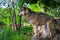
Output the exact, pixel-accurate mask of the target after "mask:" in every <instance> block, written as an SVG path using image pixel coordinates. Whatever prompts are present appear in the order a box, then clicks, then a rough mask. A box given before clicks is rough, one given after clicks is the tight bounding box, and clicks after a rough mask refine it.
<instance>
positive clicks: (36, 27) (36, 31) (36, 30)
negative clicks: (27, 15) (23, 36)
mask: <svg viewBox="0 0 60 40" xmlns="http://www.w3.org/2000/svg"><path fill="white" fill-rule="evenodd" d="M33 31H34V36H33V37H32V39H34V40H36V39H37V38H36V37H37V34H38V26H34V29H33Z"/></svg>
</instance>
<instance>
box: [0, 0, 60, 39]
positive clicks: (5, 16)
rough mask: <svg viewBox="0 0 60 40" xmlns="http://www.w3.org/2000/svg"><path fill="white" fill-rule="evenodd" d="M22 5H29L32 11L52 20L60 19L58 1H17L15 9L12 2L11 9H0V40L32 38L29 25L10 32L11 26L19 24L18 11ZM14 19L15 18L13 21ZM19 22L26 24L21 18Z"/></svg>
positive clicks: (59, 4)
mask: <svg viewBox="0 0 60 40" xmlns="http://www.w3.org/2000/svg"><path fill="white" fill-rule="evenodd" d="M24 3H29V4H30V6H29V8H30V9H31V10H32V11H35V12H44V13H46V14H48V15H51V16H53V17H54V18H60V1H58V0H19V1H18V4H17V5H16V6H17V7H16V8H14V5H13V2H12V8H5V9H4V8H0V40H30V38H31V37H32V35H33V30H32V29H33V27H32V26H31V25H30V26H23V27H21V28H20V29H19V30H17V31H12V26H11V24H15V23H16V25H18V24H19V21H20V19H19V18H20V17H19V16H18V14H19V11H20V10H19V9H21V7H22V6H23V4H24ZM14 18H16V20H15V21H14ZM13 21H14V22H15V23H14V22H13ZM21 22H22V23H27V22H26V20H25V18H24V17H23V16H22V19H21Z"/></svg>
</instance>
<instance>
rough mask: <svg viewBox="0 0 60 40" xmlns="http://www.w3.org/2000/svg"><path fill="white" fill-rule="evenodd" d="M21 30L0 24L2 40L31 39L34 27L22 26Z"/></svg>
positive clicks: (0, 38) (0, 39)
mask: <svg viewBox="0 0 60 40" xmlns="http://www.w3.org/2000/svg"><path fill="white" fill-rule="evenodd" d="M20 30H21V31H14V32H13V31H12V30H11V26H6V27H5V26H3V27H2V26H0V40H30V38H31V37H32V35H33V33H32V27H21V29H20Z"/></svg>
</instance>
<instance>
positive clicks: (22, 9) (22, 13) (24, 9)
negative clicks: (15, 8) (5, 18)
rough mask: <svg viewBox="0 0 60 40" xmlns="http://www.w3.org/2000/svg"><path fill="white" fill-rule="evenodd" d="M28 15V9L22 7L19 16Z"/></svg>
mask: <svg viewBox="0 0 60 40" xmlns="http://www.w3.org/2000/svg"><path fill="white" fill-rule="evenodd" d="M26 13H28V8H26V7H22V8H21V10H20V13H19V16H21V15H24V14H26Z"/></svg>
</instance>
